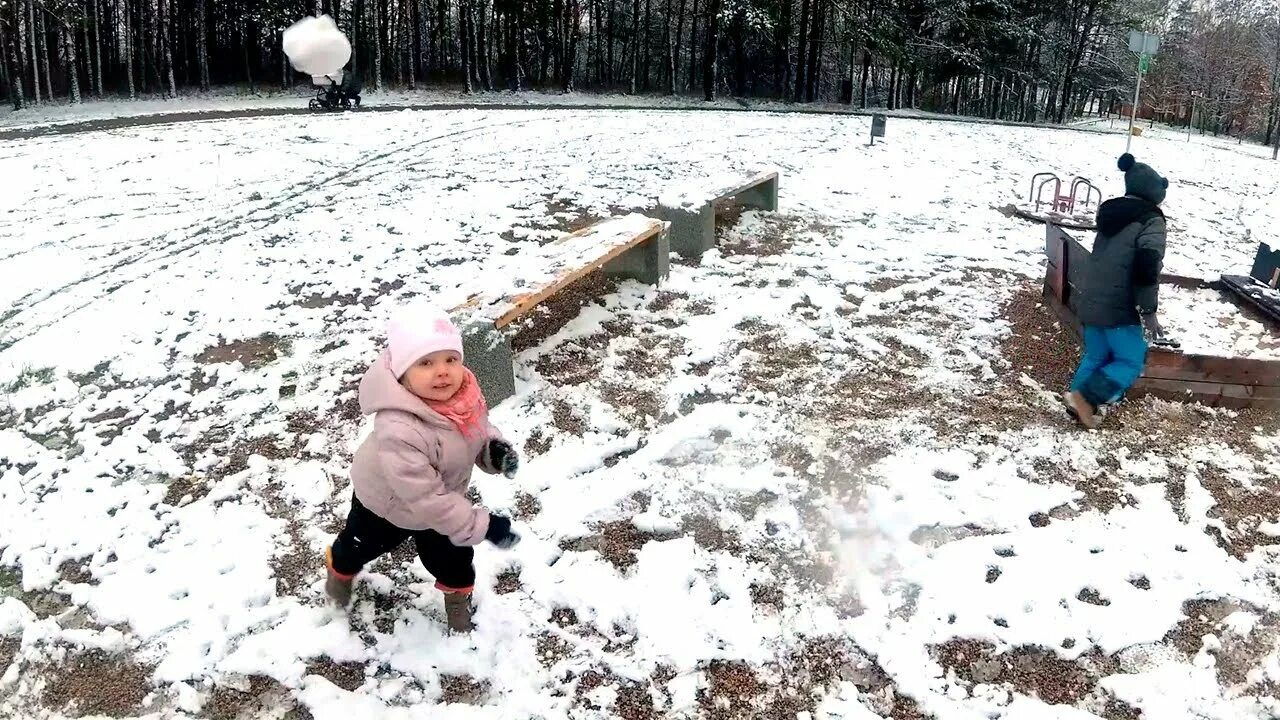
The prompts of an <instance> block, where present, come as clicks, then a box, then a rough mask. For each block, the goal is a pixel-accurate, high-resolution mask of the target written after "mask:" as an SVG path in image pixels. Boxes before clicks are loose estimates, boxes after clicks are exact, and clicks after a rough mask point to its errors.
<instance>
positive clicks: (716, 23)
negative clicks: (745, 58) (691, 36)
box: [702, 0, 724, 102]
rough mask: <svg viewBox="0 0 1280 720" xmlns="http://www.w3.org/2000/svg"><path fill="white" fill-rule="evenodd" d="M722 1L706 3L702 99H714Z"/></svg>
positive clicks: (715, 0) (711, 0)
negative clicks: (705, 41)
mask: <svg viewBox="0 0 1280 720" xmlns="http://www.w3.org/2000/svg"><path fill="white" fill-rule="evenodd" d="M723 1H724V0H710V1H709V2H708V3H707V46H706V49H705V50H703V55H702V98H703V99H704V100H706V101H707V102H711V101H712V100H715V99H716V74H717V72H716V71H717V67H716V60H717V58H718V56H719V54H720V53H719V47H720V5H721V3H722V2H723Z"/></svg>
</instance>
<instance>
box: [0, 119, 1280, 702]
mask: <svg viewBox="0 0 1280 720" xmlns="http://www.w3.org/2000/svg"><path fill="white" fill-rule="evenodd" d="M867 129H868V120H867V119H865V118H857V117H820V116H805V115H784V114H766V113H759V114H756V113H752V114H744V113H724V114H718V113H707V112H698V113H673V112H646V111H631V112H627V113H611V112H607V111H570V110H557V111H538V110H528V111H494V110H490V111H484V110H462V111H452V110H451V111H432V112H415V111H404V112H397V113H378V114H360V115H353V114H348V115H325V116H297V117H282V118H261V119H241V120H234V121H231V120H227V121H207V122H199V123H188V124H176V125H169V126H163V127H146V128H135V129H120V130H112V131H109V132H99V133H86V134H78V135H71V136H62V137H46V138H38V139H32V140H23V141H14V142H7V143H5V144H4V145H3V147H0V171H3V172H4V174H5V176H6V177H13V178H23V179H24V180H25V179H28V178H29V179H31V182H29V183H27V182H24V183H22V184H18V185H12V184H11V186H10V187H9V188H8V192H6V193H4V194H2V195H0V211H3V218H4V219H3V221H0V312H2V313H3V314H0V383H3V384H4V386H5V387H7V388H8V392H7V394H6V396H5V399H4V402H2V403H0V509H2V510H3V516H4V518H5V521H4V522H3V523H0V549H2V551H0V566H3V568H4V570H3V571H0V572H3V573H8V574H7V575H0V588H2V589H0V592H2V593H4V594H5V595H6V597H5V599H4V600H3V601H2V603H3V604H0V634H2V635H3V636H4V637H3V638H2V639H0V664H5V663H8V661H10V660H12V663H10V664H9V665H8V671H7V672H4V675H3V679H0V715H5V714H8V715H13V716H21V717H39V716H43V715H54V716H56V715H59V714H63V713H74V712H77V708H79V710H78V711H79V712H100V713H108V714H116V715H150V716H162V717H187V716H193V715H201V714H203V715H205V716H210V717H224V716H225V717H235V716H237V714H238V715H240V716H242V717H257V716H263V717H281V716H286V713H288V712H295V713H296V712H300V711H301V710H303V709H305V710H306V711H307V712H309V713H310V714H312V715H313V716H314V717H317V718H337V717H344V718H346V717H431V718H449V717H459V718H462V717H465V718H488V717H493V718H532V717H541V718H561V717H573V718H596V717H623V718H645V717H735V718H737V717H760V718H774V717H797V713H801V712H807V713H810V717H830V718H869V717H890V716H891V717H895V718H918V717H937V718H942V719H943V720H952V719H953V718H962V719H963V718H989V717H999V718H1037V719H1039V718H1085V717H1095V716H1097V717H1105V718H1126V717H1138V715H1137V714H1136V713H1137V712H1138V711H1143V712H1145V713H1146V715H1145V716H1146V717H1158V718H1181V717H1187V718H1193V717H1194V718H1201V717H1210V718H1263V717H1270V716H1272V715H1274V713H1276V712H1280V706H1278V705H1277V704H1276V701H1275V700H1274V695H1275V693H1274V691H1273V690H1274V688H1275V687H1276V684H1277V683H1280V653H1278V651H1277V645H1278V643H1280V595H1278V594H1277V588H1276V568H1277V557H1278V552H1277V550H1278V548H1277V545H1276V543H1277V542H1278V540H1277V539H1276V537H1274V535H1275V534H1276V532H1280V531H1276V532H1273V531H1275V529H1276V528H1277V525H1276V523H1280V501H1277V500H1276V498H1277V497H1280V494H1278V490H1280V470H1277V468H1276V465H1275V463H1274V456H1275V453H1276V451H1277V450H1280V432H1278V430H1277V426H1276V423H1275V419H1274V418H1272V417H1269V416H1266V415H1262V414H1240V415H1238V414H1234V413H1227V412H1222V411H1211V410H1207V409H1203V408H1198V407H1193V406H1179V405H1169V404H1165V403H1161V402H1158V401H1154V400H1142V401H1139V402H1135V403H1133V404H1132V405H1131V406H1130V407H1126V408H1124V409H1122V410H1121V411H1120V412H1119V413H1117V414H1116V415H1114V416H1112V417H1110V418H1108V425H1107V427H1106V429H1104V430H1103V431H1101V432H1098V433H1088V434H1085V433H1081V432H1079V431H1078V430H1076V429H1075V428H1074V427H1073V426H1072V425H1071V424H1070V423H1069V422H1068V421H1067V420H1066V419H1065V418H1064V417H1062V413H1061V412H1060V410H1059V408H1058V406H1057V404H1056V401H1055V400H1054V396H1053V392H1055V391H1057V390H1058V389H1060V386H1061V384H1062V383H1063V382H1065V379H1066V373H1067V372H1069V370H1070V365H1071V363H1072V361H1073V360H1074V358H1072V357H1070V354H1071V353H1072V352H1074V347H1073V345H1072V344H1071V342H1070V340H1069V337H1068V336H1067V334H1066V333H1065V332H1064V331H1063V330H1062V329H1061V328H1059V327H1056V326H1055V324H1054V323H1053V322H1052V321H1051V320H1050V319H1049V315H1048V314H1047V312H1046V311H1044V309H1043V308H1041V307H1039V306H1038V304H1037V301H1036V298H1037V296H1038V279H1039V277H1040V276H1041V275H1042V272H1043V270H1042V268H1043V264H1042V255H1043V244H1044V241H1043V228H1041V227H1039V226H1035V225H1031V224H1027V223H1024V222H1022V221H1019V220H1016V219H1011V218H1008V217H1006V216H1005V215H1003V214H1001V213H1000V212H998V211H997V210H996V208H998V207H1002V206H1005V205H1007V204H1010V203H1014V202H1017V201H1018V200H1019V198H1020V196H1021V194H1022V193H1023V192H1025V183H1026V182H1027V179H1028V178H1029V177H1030V175H1031V174H1032V173H1033V172H1036V171H1039V170H1046V169H1047V170H1054V171H1057V172H1059V174H1062V175H1068V176H1069V175H1075V174H1079V175H1085V176H1088V177H1091V178H1093V179H1094V180H1095V181H1097V182H1099V184H1101V185H1102V186H1103V187H1104V189H1105V190H1106V191H1107V192H1108V193H1118V192H1120V191H1121V190H1122V178H1121V175H1120V173H1119V172H1118V171H1117V170H1115V164H1114V163H1115V156H1116V155H1118V154H1119V152H1120V151H1121V150H1122V149H1123V144H1122V143H1119V142H1117V139H1116V138H1114V137H1108V136H1101V135H1099V136H1094V135H1087V134H1081V133H1070V132H1061V131H1053V130H1040V129H1031V128H1010V127H988V126H981V125H965V124H956V123H940V122H930V121H921V120H911V121H905V120H904V121H901V122H895V121H891V123H890V137H889V138H888V140H887V141H886V142H883V143H877V144H876V145H875V146H874V147H868V146H866V144H865V137H866V134H867ZM1135 153H1136V154H1137V155H1138V156H1139V158H1140V159H1141V160H1144V161H1147V162H1150V163H1152V164H1153V165H1155V167H1157V168H1158V169H1159V170H1160V171H1161V172H1162V173H1164V174H1166V175H1168V176H1169V177H1170V178H1171V180H1172V182H1173V187H1172V188H1171V191H1170V197H1169V202H1168V207H1167V210H1168V212H1169V214H1170V216H1171V218H1173V220H1172V224H1173V226H1174V228H1175V231H1174V232H1173V233H1172V234H1171V236H1170V242H1169V245H1170V250H1169V257H1168V261H1167V269H1168V270H1169V271H1171V272H1177V273H1180V274H1183V275H1199V276H1204V277H1216V275H1217V274H1219V273H1222V272H1233V273H1240V272H1244V271H1247V269H1248V268H1249V266H1250V264H1251V261H1252V258H1253V253H1254V250H1255V248H1256V244H1257V242H1258V241H1259V240H1270V241H1274V239H1275V238H1274V235H1273V234H1272V233H1274V228H1276V227H1280V223H1278V222H1277V221H1280V217H1277V215H1278V214H1280V202H1277V200H1278V198H1277V197H1276V194H1275V184H1274V183H1272V182H1270V181H1269V180H1267V179H1266V178H1269V177H1270V174H1271V173H1272V165H1271V164H1270V161H1269V160H1264V159H1262V158H1259V157H1251V156H1249V155H1246V154H1242V153H1235V152H1227V151H1224V150H1223V149H1221V148H1216V147H1212V146H1208V145H1204V144H1192V145H1191V146H1189V147H1188V146H1186V145H1182V144H1175V143H1173V142H1172V141H1167V140H1161V139H1159V138H1141V139H1138V140H1135ZM766 168H769V169H777V170H779V171H780V172H781V174H782V181H781V205H782V211H781V212H780V213H776V214H774V213H756V212H747V213H745V214H743V215H742V216H741V217H740V218H738V219H737V221H736V223H728V224H726V225H725V226H724V227H722V228H721V229H720V247H719V248H718V249H717V250H714V251H712V252H711V253H709V254H708V255H707V256H705V257H704V259H703V261H702V263H701V264H699V265H692V264H688V263H673V266H672V274H671V278H670V280H669V281H668V282H667V283H666V284H665V285H664V286H663V287H662V288H661V289H654V288H650V287H647V286H644V285H639V284H636V283H631V282H627V283H622V284H621V285H614V284H612V283H608V282H605V281H602V280H599V279H596V278H593V279H592V280H591V281H590V283H593V285H591V287H589V288H587V290H589V291H590V292H583V293H579V294H582V295H583V296H584V297H587V298H588V299H586V300H585V301H584V302H585V306H584V307H582V308H581V309H580V310H579V309H577V308H575V307H570V306H566V305H562V304H560V303H556V304H553V305H552V306H551V307H550V308H549V309H548V310H547V311H545V312H542V313H539V317H538V318H537V319H536V320H535V322H533V323H532V324H529V325H528V326H526V327H523V328H522V329H520V334H519V335H518V336H517V345H518V346H519V349H520V354H519V356H518V358H517V373H518V376H519V385H520V387H519V394H518V396H517V397H516V398H513V399H512V400H509V401H507V402H506V403H503V404H502V405H501V406H500V407H498V408H496V409H495V412H494V420H495V422H496V423H497V424H498V425H499V426H500V427H501V428H502V429H503V430H504V432H505V433H506V434H507V435H508V436H509V437H512V438H515V439H516V440H517V441H518V442H519V443H520V445H521V446H522V447H523V448H524V449H525V452H526V454H527V461H526V463H525V464H524V466H523V468H522V470H521V473H520V475H519V477H518V478H517V479H516V480H515V481H507V480H504V479H495V478H490V477H478V478H477V482H476V485H477V488H478V491H479V495H480V497H481V498H482V500H483V502H484V503H485V504H486V505H488V506H490V507H492V508H494V509H495V510H498V511H502V512H509V513H512V514H513V515H514V516H515V517H516V518H517V520H518V525H519V526H520V529H521V530H522V532H523V534H524V537H525V541H524V542H523V543H522V544H521V545H519V546H518V547H517V548H516V549H515V550H514V551H512V552H508V553H504V552H501V551H498V550H495V549H493V548H491V547H484V548H481V549H480V551H479V552H478V557H477V563H478V567H479V570H480V576H481V579H480V581H479V583H478V589H477V602H478V606H479V610H478V616H477V620H478V623H479V629H478V630H477V631H476V632H475V633H474V634H473V635H472V636H470V637H448V636H446V635H445V634H444V633H443V632H442V628H443V624H442V603H441V600H440V598H439V596H438V594H437V593H435V592H434V591H432V590H431V589H430V588H431V584H430V582H429V580H430V579H429V577H428V576H426V575H425V573H424V571H423V570H422V569H421V566H420V565H419V564H417V563H416V561H415V560H414V559H413V558H412V557H411V556H410V555H408V554H404V553H399V554H396V555H395V556H393V557H387V558H384V559H383V560H381V561H380V562H379V563H377V564H376V565H375V566H373V567H371V568H370V572H369V573H368V574H367V575H365V576H364V578H363V579H362V581H361V583H360V584H359V587H358V591H357V599H356V602H355V605H354V606H353V608H352V609H351V610H350V612H349V613H347V614H344V613H341V612H338V611H335V610H332V609H330V608H328V607H326V606H325V604H324V603H323V602H322V597H321V590H320V582H321V580H322V578H323V575H322V566H321V564H320V560H319V557H320V552H321V551H322V549H323V547H324V545H325V544H326V542H327V541H328V540H329V539H330V538H331V537H332V534H333V532H335V531H336V529H337V527H338V525H339V523H340V520H341V517H342V514H343V513H344V511H345V508H344V505H345V503H346V502H347V499H348V498H349V487H348V483H347V480H346V474H345V473H346V469H347V463H348V462H349V459H350V453H351V451H352V449H353V448H354V446H355V444H356V443H357V442H358V441H359V438H360V436H361V433H362V431H363V429H364V423H363V421H362V420H361V419H360V418H359V417H358V416H357V415H356V414H355V413H353V412H352V401H353V398H354V384H355V382H356V380H357V379H358V377H359V375H360V373H361V372H362V371H363V369H364V367H365V365H366V364H367V363H368V362H369V361H370V360H371V359H372V358H373V357H374V355H375V353H376V351H377V349H378V347H379V343H380V333H381V328H382V326H383V324H384V322H385V320H386V318H387V316H388V315H389V313H390V312H391V310H392V309H393V308H394V307H396V306H397V305H398V304H400V303H402V302H404V301H406V300H408V299H410V298H416V297H421V296H430V297H433V298H434V299H435V300H436V301H437V302H439V303H440V304H441V305H444V306H452V305H455V304H457V303H459V302H461V301H462V300H463V299H465V298H466V297H468V296H470V295H472V294H474V293H476V292H479V291H486V292H498V291H501V290H502V289H504V288H508V287H516V286H517V285H518V284H519V283H520V282H521V279H522V278H527V277H530V276H536V275H537V274H538V272H539V267H540V264H542V263H544V262H546V258H547V256H546V255H544V254H542V253H541V252H540V247H541V243H543V242H545V241H546V240H548V239H551V238H554V237H556V235H557V234H558V233H559V232H562V231H564V230H566V229H569V228H572V227H578V226H579V225H580V224H582V223H585V222H589V220H590V219H591V218H593V217H606V216H609V215H614V214H621V213H624V212H629V211H631V210H641V211H643V210H645V209H648V208H651V207H652V206H653V204H654V202H655V199H656V198H657V197H658V196H659V195H662V194H665V193H669V192H671V191H672V189H673V188H678V189H679V190H680V191H682V192H687V191H688V189H689V188H690V187H696V186H697V185H698V184H700V183H705V185H706V187H708V188H710V187H716V186H718V185H719V184H720V179H721V178H723V177H725V176H726V174H736V173H743V174H745V173H749V172H754V171H757V170H761V169H766ZM6 578H7V579H6ZM0 672H3V670H0ZM228 713H229V714H228ZM1268 713H1271V714H1272V715H1269V714H1268Z"/></svg>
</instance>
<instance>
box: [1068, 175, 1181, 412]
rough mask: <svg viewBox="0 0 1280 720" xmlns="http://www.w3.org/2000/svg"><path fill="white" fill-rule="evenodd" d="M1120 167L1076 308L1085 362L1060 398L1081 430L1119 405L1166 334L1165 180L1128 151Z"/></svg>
mask: <svg viewBox="0 0 1280 720" xmlns="http://www.w3.org/2000/svg"><path fill="white" fill-rule="evenodd" d="M1118 164H1119V167H1120V169H1121V170H1123V171H1124V190H1125V195H1124V197H1119V198H1114V199H1111V200H1108V201H1106V202H1104V203H1103V204H1102V206H1101V207H1100V208H1098V235H1097V238H1096V239H1095V240H1094V241H1093V253H1092V257H1091V259H1090V261H1089V265H1088V269H1087V271H1086V272H1085V274H1084V278H1083V281H1082V287H1081V288H1080V301H1079V304H1078V307H1077V314H1078V317H1079V318H1080V322H1081V324H1082V325H1084V357H1083V358H1082V359H1081V360H1080V368H1079V369H1078V370H1077V371H1076V375H1075V378H1074V379H1073V380H1072V382H1071V389H1070V391H1069V392H1067V393H1065V394H1064V395H1063V400H1064V401H1065V403H1066V406H1067V412H1069V413H1070V414H1071V415H1072V416H1073V417H1075V418H1076V420H1078V421H1079V422H1080V424H1081V425H1083V426H1084V427H1086V428H1095V427H1097V426H1098V424H1099V422H1100V420H1099V418H1098V416H1097V414H1098V408H1099V407H1101V406H1103V405H1106V404H1110V403H1114V402H1116V401H1118V400H1119V399H1120V398H1121V397H1123V396H1124V394H1125V392H1126V391H1128V390H1129V388H1130V387H1131V386H1132V385H1133V384H1134V383H1135V382H1136V381H1137V379H1138V377H1139V376H1140V375H1141V374H1142V368H1143V366H1144V365H1145V364H1146V359H1147V338H1148V336H1150V337H1151V338H1152V339H1154V340H1159V339H1162V338H1163V336H1164V332H1163V330H1162V329H1161V327H1160V322H1159V320H1158V319H1157V318H1156V311H1157V310H1158V309H1159V292H1160V271H1161V269H1162V267H1163V265H1164V251H1165V222H1164V213H1163V212H1161V210H1160V204H1161V203H1162V202H1164V198H1165V192H1166V190H1167V189H1168V187H1169V181H1168V180H1166V179H1165V178H1163V177H1161V176H1160V174H1159V173H1157V172H1156V171H1155V170H1154V169H1152V168H1151V166H1149V165H1145V164H1143V163H1140V162H1136V161H1135V160H1134V157H1133V156H1132V155H1130V154H1128V153H1125V154H1124V155H1122V156H1120V161H1119V163H1118Z"/></svg>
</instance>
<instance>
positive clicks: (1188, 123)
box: [1187, 95, 1196, 142]
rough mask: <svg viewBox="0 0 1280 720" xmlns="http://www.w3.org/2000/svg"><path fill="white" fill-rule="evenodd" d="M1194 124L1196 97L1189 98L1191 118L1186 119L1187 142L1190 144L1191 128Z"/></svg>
mask: <svg viewBox="0 0 1280 720" xmlns="http://www.w3.org/2000/svg"><path fill="white" fill-rule="evenodd" d="M1195 124H1196V96H1195V95H1192V96H1191V117H1189V118H1187V142H1191V126H1192V125H1195Z"/></svg>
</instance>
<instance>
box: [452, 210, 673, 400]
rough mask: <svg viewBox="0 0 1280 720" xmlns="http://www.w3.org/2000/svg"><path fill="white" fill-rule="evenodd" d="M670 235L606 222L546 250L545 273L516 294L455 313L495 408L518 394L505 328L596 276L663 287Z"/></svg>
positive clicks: (663, 229) (542, 257)
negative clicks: (596, 273)
mask: <svg viewBox="0 0 1280 720" xmlns="http://www.w3.org/2000/svg"><path fill="white" fill-rule="evenodd" d="M667 230H668V224H667V223H665V222H663V221H661V220H655V219H653V218H649V217H646V216H644V215H640V214H637V213H632V214H631V215H627V216H625V217H618V218H613V219H611V220H604V221H602V222H599V223H596V224H595V225H592V226H590V227H588V228H584V229H582V230H579V231H578V232H575V233H572V234H570V235H566V236H565V237H563V238H561V239H559V240H556V241H555V242H553V243H551V244H549V245H547V246H545V247H543V248H542V252H541V253H539V254H535V256H536V257H537V258H538V260H539V261H540V262H539V273H538V274H537V275H535V276H532V277H527V278H522V279H521V280H520V281H519V283H518V285H517V287H516V288H514V289H515V291H516V292H515V293H514V294H497V295H488V294H481V295H476V296H474V297H472V298H471V299H469V300H468V301H467V302H466V303H464V304H462V305H460V306H458V307H456V308H454V309H453V310H452V315H453V317H454V321H455V322H456V323H457V324H458V327H459V328H461V329H462V344H463V351H464V353H465V354H466V358H467V366H468V367H469V368H471V370H472V372H474V373H475V375H476V379H477V380H478V381H479V382H480V388H481V389H482V390H483V391H484V394H485V398H486V399H487V400H488V401H489V403H490V404H491V405H497V404H498V403H500V402H502V401H503V400H506V399H507V398H509V397H511V396H512V395H514V394H515V392H516V387H515V371H514V369H513V367H512V359H513V355H514V353H513V352H512V349H511V341H510V339H509V338H508V337H507V336H506V334H505V332H504V328H506V327H507V326H508V325H510V324H511V323H513V322H515V321H516V320H517V319H519V318H520V317H521V316H523V315H524V314H525V313H527V312H529V311H530V310H532V309H533V308H535V307H537V306H538V305H539V304H541V303H543V302H545V301H546V300H547V299H548V298H550V297H551V296H553V295H555V294H556V293H558V292H560V291H561V290H563V289H564V288H566V287H568V286H569V285H571V284H573V283H574V282H575V281H577V280H580V279H581V278H582V277H583V276H584V275H586V274H588V273H590V272H592V271H594V270H598V269H603V270H604V272H605V274H607V275H608V276H610V277H617V278H626V279H632V280H638V281H640V282H644V283H648V284H650V285H657V284H659V283H660V282H661V281H662V280H663V279H664V278H666V277H667V274H668V271H669V263H670V256H671V245H670V239H669V236H668V233H667Z"/></svg>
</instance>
